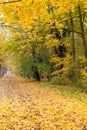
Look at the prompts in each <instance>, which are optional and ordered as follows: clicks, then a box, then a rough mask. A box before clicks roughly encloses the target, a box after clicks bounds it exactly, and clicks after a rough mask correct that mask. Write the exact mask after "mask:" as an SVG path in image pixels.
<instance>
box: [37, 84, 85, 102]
mask: <svg viewBox="0 0 87 130" xmlns="http://www.w3.org/2000/svg"><path fill="white" fill-rule="evenodd" d="M37 84H38V85H39V86H40V87H42V88H49V89H51V90H52V91H54V92H55V93H57V94H60V95H62V96H67V97H69V98H75V99H78V100H80V101H82V102H85V103H87V92H86V91H85V89H81V88H76V87H73V86H58V85H53V84H50V83H49V82H40V83H37Z"/></svg>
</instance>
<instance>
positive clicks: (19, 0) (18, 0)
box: [0, 0, 22, 4]
mask: <svg viewBox="0 0 87 130" xmlns="http://www.w3.org/2000/svg"><path fill="white" fill-rule="evenodd" d="M21 1H22V0H16V1H8V2H0V4H9V3H15V2H21Z"/></svg>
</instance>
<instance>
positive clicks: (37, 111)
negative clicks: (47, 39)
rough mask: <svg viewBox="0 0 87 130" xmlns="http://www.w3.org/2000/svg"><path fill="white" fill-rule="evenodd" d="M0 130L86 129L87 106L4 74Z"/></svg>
mask: <svg viewBox="0 0 87 130" xmlns="http://www.w3.org/2000/svg"><path fill="white" fill-rule="evenodd" d="M0 130H87V104H86V103H83V102H80V101H79V100H77V99H69V98H68V97H64V96H61V95H60V94H56V93H54V92H53V91H51V90H50V89H47V88H40V87H38V86H37V85H36V83H35V82H27V81H25V80H23V79H21V78H19V77H16V76H14V75H12V74H10V73H7V74H6V75H5V76H4V77H3V78H1V79H0Z"/></svg>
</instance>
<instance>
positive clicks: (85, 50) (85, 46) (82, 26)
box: [78, 6, 87, 58]
mask: <svg viewBox="0 0 87 130" xmlns="http://www.w3.org/2000/svg"><path fill="white" fill-rule="evenodd" d="M78 13H79V20H80V27H81V33H82V35H81V36H82V40H83V46H84V53H85V58H87V43H86V38H85V31H84V25H83V18H82V13H81V7H80V6H78Z"/></svg>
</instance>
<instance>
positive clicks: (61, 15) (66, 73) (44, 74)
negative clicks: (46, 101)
mask: <svg viewBox="0 0 87 130" xmlns="http://www.w3.org/2000/svg"><path fill="white" fill-rule="evenodd" d="M0 6H1V7H0V12H1V13H2V14H3V17H1V25H2V26H4V28H5V29H6V32H8V31H9V32H8V35H9V38H5V41H6V44H5V45H4V48H3V49H2V50H3V51H5V52H6V53H7V52H8V54H9V55H10V59H11V61H12V62H11V63H10V64H11V66H12V71H14V72H15V73H16V74H19V75H21V76H23V77H29V78H31V77H33V78H35V79H37V80H41V78H48V79H49V80H50V79H51V78H54V77H55V76H57V78H55V79H58V77H60V79H62V78H63V79H64V78H65V81H66V79H67V81H70V82H72V83H74V82H76V81H78V83H79V80H80V81H82V83H80V85H81V84H82V85H83V83H85V84H86V82H87V81H86V77H87V72H86V66H87V61H86V58H87V42H86V35H87V28H86V26H87V15H86V12H87V2H86V1H85V0H77V1H75V0H64V1H62V0H59V1H57V0H49V1H48V0H29V1H28V0H26V1H25V0H18V1H10V0H8V2H3V1H1V3H0ZM7 30H8V31H7ZM83 86H85V85H83ZM81 87H82V86H81ZM85 87H86V86H85Z"/></svg>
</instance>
